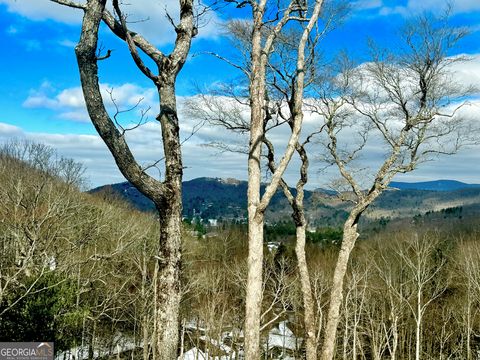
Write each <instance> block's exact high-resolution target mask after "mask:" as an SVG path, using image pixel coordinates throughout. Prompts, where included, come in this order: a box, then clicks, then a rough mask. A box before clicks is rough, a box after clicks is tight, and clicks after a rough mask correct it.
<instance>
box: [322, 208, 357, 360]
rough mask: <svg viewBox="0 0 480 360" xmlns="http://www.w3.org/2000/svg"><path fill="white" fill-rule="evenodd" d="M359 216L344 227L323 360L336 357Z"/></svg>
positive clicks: (334, 275)
mask: <svg viewBox="0 0 480 360" xmlns="http://www.w3.org/2000/svg"><path fill="white" fill-rule="evenodd" d="M356 218H357V216H356V215H352V214H351V215H350V216H349V218H348V219H347V221H346V222H345V225H344V227H343V239H342V247H341V249H340V252H339V254H338V260H337V264H336V266H335V272H334V274H333V283H332V292H331V294H330V305H329V309H328V317H327V325H326V327H325V336H324V342H323V349H322V360H332V359H333V358H334V355H335V339H336V333H337V327H338V323H339V320H340V306H341V305H342V302H343V282H344V279H345V274H346V273H347V266H348V261H349V259H350V253H351V252H352V249H353V247H354V246H355V242H356V240H357V238H358V233H357V219H356Z"/></svg>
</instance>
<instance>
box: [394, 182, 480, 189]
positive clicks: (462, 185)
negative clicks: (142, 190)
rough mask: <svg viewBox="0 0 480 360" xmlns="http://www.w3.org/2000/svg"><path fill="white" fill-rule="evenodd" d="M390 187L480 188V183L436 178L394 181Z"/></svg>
mask: <svg viewBox="0 0 480 360" xmlns="http://www.w3.org/2000/svg"><path fill="white" fill-rule="evenodd" d="M390 187H391V188H395V189H399V190H429V191H455V190H462V189H473V188H480V184H465V183H463V182H460V181H456V180H435V181H425V182H414V183H407V182H397V181H392V182H391V183H390Z"/></svg>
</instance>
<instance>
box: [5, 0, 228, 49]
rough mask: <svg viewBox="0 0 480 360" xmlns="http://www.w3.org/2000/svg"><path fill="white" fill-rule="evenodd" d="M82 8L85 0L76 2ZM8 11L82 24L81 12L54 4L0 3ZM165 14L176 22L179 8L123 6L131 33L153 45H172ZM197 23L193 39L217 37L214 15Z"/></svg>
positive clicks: (173, 1)
mask: <svg viewBox="0 0 480 360" xmlns="http://www.w3.org/2000/svg"><path fill="white" fill-rule="evenodd" d="M76 2H78V3H81V4H84V3H85V2H86V1H85V0H76ZM0 4H5V5H6V6H7V9H8V11H10V12H14V13H17V14H20V15H22V16H25V17H27V18H29V19H31V20H36V21H43V20H55V21H58V22H62V23H65V24H70V25H79V24H81V22H82V16H83V12H82V11H81V10H78V9H72V8H68V7H66V6H61V5H58V4H55V3H53V2H51V1H49V0H0ZM166 11H168V13H169V14H170V16H171V17H172V18H173V19H175V20H177V19H178V18H179V6H178V1H177V0H166V1H162V2H160V1H158V0H157V1H152V0H136V1H133V2H129V4H128V5H124V6H123V12H124V13H125V14H126V15H127V16H128V20H130V21H132V23H131V24H130V27H131V29H132V30H133V31H136V32H139V33H141V34H142V35H143V36H144V37H145V38H146V39H147V40H149V41H151V42H153V43H154V44H156V45H164V44H168V43H173V42H174V41H175V31H174V29H173V28H172V26H171V24H170V23H169V21H168V20H167V17H166ZM201 23H202V24H203V25H204V26H201V28H200V29H199V34H198V36H197V38H216V37H218V36H219V35H220V28H221V27H220V26H219V24H220V23H222V20H221V19H220V18H219V17H218V16H217V14H215V13H214V12H210V13H207V14H206V15H205V16H204V18H203V20H202V21H201Z"/></svg>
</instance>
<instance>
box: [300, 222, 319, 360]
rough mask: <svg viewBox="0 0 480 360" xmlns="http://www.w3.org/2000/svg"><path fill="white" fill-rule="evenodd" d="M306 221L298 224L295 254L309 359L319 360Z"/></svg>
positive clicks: (307, 356)
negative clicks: (306, 248) (306, 251)
mask: <svg viewBox="0 0 480 360" xmlns="http://www.w3.org/2000/svg"><path fill="white" fill-rule="evenodd" d="M306 227H307V226H306V223H305V221H303V224H302V225H300V226H297V228H296V234H297V239H296V240H297V243H296V245H295V254H296V256H297V262H298V272H299V273H300V283H301V287H302V297H303V309H304V314H303V316H304V320H303V322H304V325H305V335H306V339H305V342H306V343H305V349H306V359H307V360H317V338H316V336H315V309H314V302H313V295H312V285H311V284H310V275H309V273H308V266H307V259H306V256H305V240H306V236H305V232H306Z"/></svg>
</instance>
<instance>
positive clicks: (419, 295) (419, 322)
mask: <svg viewBox="0 0 480 360" xmlns="http://www.w3.org/2000/svg"><path fill="white" fill-rule="evenodd" d="M421 331H422V290H421V289H419V290H418V292H417V319H416V324H415V360H420V347H421V343H420V336H421Z"/></svg>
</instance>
